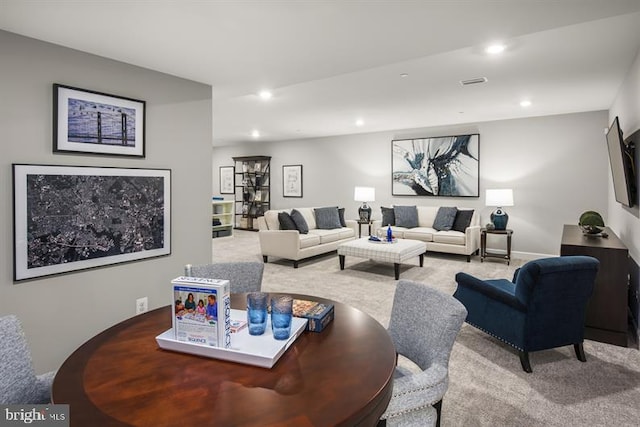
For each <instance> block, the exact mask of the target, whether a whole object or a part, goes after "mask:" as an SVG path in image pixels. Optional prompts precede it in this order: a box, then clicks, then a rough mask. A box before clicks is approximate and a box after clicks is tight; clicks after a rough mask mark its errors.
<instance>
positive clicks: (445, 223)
mask: <svg viewBox="0 0 640 427" xmlns="http://www.w3.org/2000/svg"><path fill="white" fill-rule="evenodd" d="M457 213H458V208H455V207H454V208H450V207H444V206H443V207H441V208H440V209H438V213H437V214H436V219H435V220H434V221H433V228H434V229H435V230H438V231H449V230H451V227H453V222H454V221H455V220H456V214H457Z"/></svg>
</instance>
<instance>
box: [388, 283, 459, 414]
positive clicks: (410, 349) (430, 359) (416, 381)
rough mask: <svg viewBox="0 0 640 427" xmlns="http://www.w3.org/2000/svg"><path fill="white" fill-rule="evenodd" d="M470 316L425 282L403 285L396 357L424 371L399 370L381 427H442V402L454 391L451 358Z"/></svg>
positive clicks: (395, 327)
mask: <svg viewBox="0 0 640 427" xmlns="http://www.w3.org/2000/svg"><path fill="white" fill-rule="evenodd" d="M466 316H467V310H466V309H465V308H464V306H463V305H462V304H461V303H460V302H459V301H457V300H456V299H455V298H454V297H453V296H451V295H447V294H444V293H442V292H440V291H438V290H436V289H433V288H430V287H428V286H427V285H425V284H422V283H417V282H412V281H410V280H400V281H399V282H398V286H397V288H396V293H395V297H394V299H393V308H392V309H391V320H390V322H389V334H390V335H391V339H392V341H393V344H394V345H395V348H396V352H397V353H398V354H400V355H402V356H404V357H406V358H408V359H409V360H411V361H412V362H413V363H415V364H416V365H417V366H418V367H419V368H420V369H421V370H422V371H421V372H419V373H411V372H410V371H409V370H408V369H404V368H402V367H401V366H398V367H397V368H396V373H395V378H394V382H393V395H392V397H391V401H390V402H389V406H388V407H387V410H386V412H385V413H384V414H383V415H382V423H384V420H386V425H387V426H416V425H420V426H427V425H438V426H439V425H440V413H441V409H442V398H443V397H444V394H445V392H446V391H447V388H448V386H449V356H450V355H451V349H452V348H453V343H454V341H455V340H456V336H457V335H458V332H459V331H460V328H461V327H462V323H463V322H464V319H465V317H466ZM434 408H435V410H434ZM436 413H437V415H436Z"/></svg>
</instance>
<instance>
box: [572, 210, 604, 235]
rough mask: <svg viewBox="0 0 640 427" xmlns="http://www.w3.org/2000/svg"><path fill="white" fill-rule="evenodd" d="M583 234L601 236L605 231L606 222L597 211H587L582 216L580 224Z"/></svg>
mask: <svg viewBox="0 0 640 427" xmlns="http://www.w3.org/2000/svg"><path fill="white" fill-rule="evenodd" d="M578 225H579V226H580V229H581V230H582V233H583V234H588V235H594V236H597V235H600V234H601V233H602V231H603V230H604V220H603V219H602V216H601V215H600V214H599V213H598V212H596V211H586V212H583V213H582V215H580V222H578Z"/></svg>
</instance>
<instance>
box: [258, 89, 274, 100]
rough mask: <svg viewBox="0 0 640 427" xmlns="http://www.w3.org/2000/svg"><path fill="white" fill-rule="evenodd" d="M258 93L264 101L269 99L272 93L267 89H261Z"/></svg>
mask: <svg viewBox="0 0 640 427" xmlns="http://www.w3.org/2000/svg"><path fill="white" fill-rule="evenodd" d="M258 95H260V98H262V99H264V100H265V101H266V100H268V99H271V97H272V96H273V94H272V93H271V92H270V91H268V90H261V91H260V93H259V94H258Z"/></svg>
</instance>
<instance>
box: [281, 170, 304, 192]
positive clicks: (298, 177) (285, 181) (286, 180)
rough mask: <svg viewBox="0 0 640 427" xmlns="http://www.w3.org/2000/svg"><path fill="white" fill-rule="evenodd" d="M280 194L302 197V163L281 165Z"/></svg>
mask: <svg viewBox="0 0 640 427" xmlns="http://www.w3.org/2000/svg"><path fill="white" fill-rule="evenodd" d="M282 196H283V197H302V165H284V166H282Z"/></svg>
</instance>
